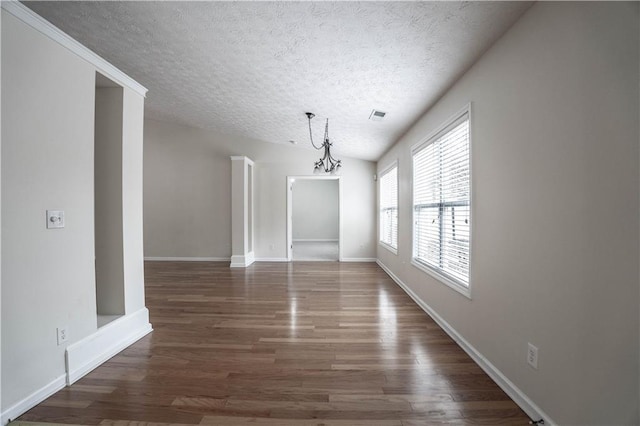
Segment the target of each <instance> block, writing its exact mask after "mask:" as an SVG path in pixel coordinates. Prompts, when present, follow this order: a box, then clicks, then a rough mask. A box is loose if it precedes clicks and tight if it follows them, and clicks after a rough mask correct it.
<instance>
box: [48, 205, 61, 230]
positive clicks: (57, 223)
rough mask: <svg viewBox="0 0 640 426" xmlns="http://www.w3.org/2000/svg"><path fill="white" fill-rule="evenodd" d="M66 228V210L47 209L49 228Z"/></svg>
mask: <svg viewBox="0 0 640 426" xmlns="http://www.w3.org/2000/svg"><path fill="white" fill-rule="evenodd" d="M57 228H64V210H47V229H57Z"/></svg>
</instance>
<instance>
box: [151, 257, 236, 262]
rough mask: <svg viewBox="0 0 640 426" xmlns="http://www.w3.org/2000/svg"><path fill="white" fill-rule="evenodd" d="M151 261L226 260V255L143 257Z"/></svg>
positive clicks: (227, 259)
mask: <svg viewBox="0 0 640 426" xmlns="http://www.w3.org/2000/svg"><path fill="white" fill-rule="evenodd" d="M144 260H148V261H151V262H228V261H229V260H230V258H228V257H145V258H144Z"/></svg>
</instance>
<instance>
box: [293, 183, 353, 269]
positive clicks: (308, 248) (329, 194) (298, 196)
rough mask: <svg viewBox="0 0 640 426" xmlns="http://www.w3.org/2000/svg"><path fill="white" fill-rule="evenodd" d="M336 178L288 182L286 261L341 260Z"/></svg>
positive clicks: (339, 187)
mask: <svg viewBox="0 0 640 426" xmlns="http://www.w3.org/2000/svg"><path fill="white" fill-rule="evenodd" d="M340 204H341V181H340V177H339V176H289V177H288V178H287V259H288V260H289V261H292V260H293V261H298V260H305V261H307V260H308V261H339V260H340V259H341V258H342V249H341V247H342V244H341V240H342V238H341V236H342V227H341V220H340V218H341V214H340Z"/></svg>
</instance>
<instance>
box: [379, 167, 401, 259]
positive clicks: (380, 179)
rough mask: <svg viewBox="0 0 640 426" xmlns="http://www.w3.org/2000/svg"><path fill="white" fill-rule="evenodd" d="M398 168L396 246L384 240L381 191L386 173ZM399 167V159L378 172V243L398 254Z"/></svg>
mask: <svg viewBox="0 0 640 426" xmlns="http://www.w3.org/2000/svg"><path fill="white" fill-rule="evenodd" d="M394 168H395V169H396V214H397V215H398V220H397V223H396V226H397V229H396V237H397V239H396V245H395V247H394V246H393V245H391V244H387V243H386V242H384V241H382V232H381V231H382V208H381V199H382V196H381V192H382V178H383V177H384V175H386V174H387V173H389V172H391V171H392V170H393V169H394ZM399 171H400V170H399V168H398V160H396V161H394V162H393V163H391V164H389V165H388V166H387V167H385V168H384V169H382V171H381V172H380V173H378V176H379V178H378V244H379V245H380V246H381V247H384V248H385V249H387V250H389V251H390V252H391V253H393V254H395V255H396V256H397V255H398V240H399V239H400V215H399V212H400V202H399V201H400V200H399V198H400V194H399V192H400V187H399V179H400V177H399V175H398V172H399Z"/></svg>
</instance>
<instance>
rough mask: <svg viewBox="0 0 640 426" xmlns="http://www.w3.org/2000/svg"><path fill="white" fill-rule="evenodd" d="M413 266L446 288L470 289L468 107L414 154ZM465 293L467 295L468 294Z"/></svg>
mask: <svg viewBox="0 0 640 426" xmlns="http://www.w3.org/2000/svg"><path fill="white" fill-rule="evenodd" d="M413 215H414V229H413V262H414V264H416V265H417V266H420V267H425V268H424V269H425V270H426V271H427V272H429V273H432V274H433V273H435V275H436V277H438V278H439V279H440V280H441V281H443V282H444V283H445V284H447V285H450V286H452V287H454V288H457V289H458V290H460V286H462V288H463V289H464V290H467V289H468V288H469V256H470V237H471V235H470V231H471V173H470V139H469V108H468V107H467V108H465V110H464V112H463V113H461V114H460V115H458V116H456V118H455V119H454V120H453V121H451V122H450V123H449V124H447V125H446V126H445V127H444V128H443V129H442V130H441V131H440V132H437V133H436V134H435V135H434V136H433V137H431V138H429V139H428V140H427V141H426V142H424V143H423V144H420V145H419V146H417V147H416V148H414V150H413ZM464 290H463V293H465V294H468V293H466V292H465V291H464Z"/></svg>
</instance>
